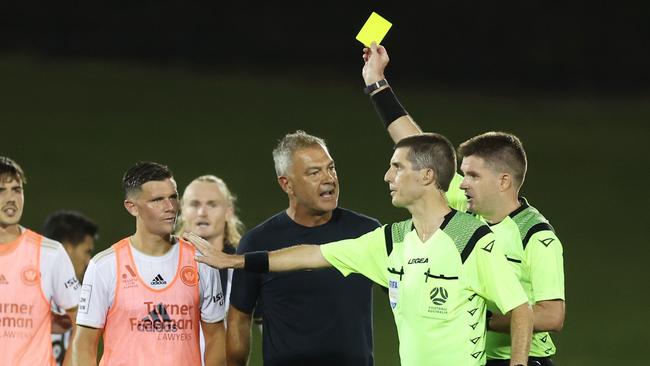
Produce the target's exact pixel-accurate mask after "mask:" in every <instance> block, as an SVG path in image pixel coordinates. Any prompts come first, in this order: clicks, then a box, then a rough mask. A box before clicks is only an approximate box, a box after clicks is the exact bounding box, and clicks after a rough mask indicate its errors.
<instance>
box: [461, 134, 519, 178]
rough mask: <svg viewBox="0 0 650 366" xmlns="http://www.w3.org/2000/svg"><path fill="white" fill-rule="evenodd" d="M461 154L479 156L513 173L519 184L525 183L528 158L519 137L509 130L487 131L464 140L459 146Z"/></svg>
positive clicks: (494, 165) (496, 166) (495, 166)
mask: <svg viewBox="0 0 650 366" xmlns="http://www.w3.org/2000/svg"><path fill="white" fill-rule="evenodd" d="M458 155H460V156H463V157H465V156H477V157H480V158H482V159H483V160H485V162H486V163H488V164H491V165H492V166H493V167H494V168H498V169H502V170H505V171H508V172H510V173H512V175H513V177H514V179H515V180H516V182H517V183H518V186H519V187H521V185H522V184H523V183H524V179H525V178H526V169H527V168H528V160H527V159H526V151H525V150H524V145H523V144H522V143H521V140H519V138H518V137H517V136H515V135H513V134H511V133H507V132H494V131H492V132H486V133H483V134H480V135H478V136H474V137H472V138H471V139H469V140H467V141H465V142H463V143H462V144H461V145H460V147H459V148H458Z"/></svg>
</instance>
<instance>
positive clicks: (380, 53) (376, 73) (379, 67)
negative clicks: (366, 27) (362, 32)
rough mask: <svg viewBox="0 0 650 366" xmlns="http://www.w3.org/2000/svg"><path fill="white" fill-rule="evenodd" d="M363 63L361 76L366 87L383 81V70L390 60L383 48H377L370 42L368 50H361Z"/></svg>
mask: <svg viewBox="0 0 650 366" xmlns="http://www.w3.org/2000/svg"><path fill="white" fill-rule="evenodd" d="M363 61H364V65H363V69H362V70H361V76H363V80H364V81H365V82H366V85H370V84H372V83H376V82H377V81H379V80H382V79H385V77H384V70H385V69H386V66H387V65H388V61H390V60H389V58H388V52H386V48H384V46H378V45H377V44H376V43H375V42H372V43H371V44H370V48H364V49H363Z"/></svg>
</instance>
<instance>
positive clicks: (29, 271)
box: [20, 264, 41, 286]
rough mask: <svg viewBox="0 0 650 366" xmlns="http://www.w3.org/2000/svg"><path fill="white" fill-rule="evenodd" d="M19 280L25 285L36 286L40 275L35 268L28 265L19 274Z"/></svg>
mask: <svg viewBox="0 0 650 366" xmlns="http://www.w3.org/2000/svg"><path fill="white" fill-rule="evenodd" d="M20 279H21V280H23V283H24V284H25V285H28V286H32V285H36V284H38V282H39V281H40V280H41V273H40V272H39V271H38V269H37V268H36V266H33V265H31V264H30V265H28V266H26V267H24V268H23V270H22V272H21V273H20Z"/></svg>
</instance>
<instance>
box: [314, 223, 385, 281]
mask: <svg viewBox="0 0 650 366" xmlns="http://www.w3.org/2000/svg"><path fill="white" fill-rule="evenodd" d="M384 228H385V226H383V227H380V228H377V229H375V230H373V231H371V232H369V233H367V234H365V235H362V236H360V237H358V238H356V239H346V240H340V241H336V242H332V243H328V244H323V245H321V246H320V250H321V253H322V254H323V257H325V260H327V261H328V262H329V263H330V264H331V265H332V266H334V267H335V268H336V269H338V270H339V271H340V272H341V273H342V274H343V275H344V276H348V275H349V274H350V273H360V274H362V275H364V276H366V277H367V278H369V279H370V280H372V281H374V282H376V283H378V284H380V285H382V286H383V287H386V286H387V285H388V280H387V279H386V264H387V263H388V255H387V253H386V239H385V229H384Z"/></svg>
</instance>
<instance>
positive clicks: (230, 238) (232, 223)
mask: <svg viewBox="0 0 650 366" xmlns="http://www.w3.org/2000/svg"><path fill="white" fill-rule="evenodd" d="M194 182H208V183H214V184H216V185H217V187H219V191H221V193H222V194H223V196H224V198H225V199H226V205H228V206H230V207H232V210H233V213H232V215H231V216H230V219H229V220H226V227H225V229H224V235H223V236H224V240H223V241H224V247H225V246H226V245H230V246H232V247H235V248H236V247H237V246H238V245H239V240H240V239H241V236H242V232H243V231H244V224H243V223H242V222H241V220H240V219H239V217H238V216H237V213H236V212H235V211H236V210H235V202H236V201H237V197H236V196H235V195H234V194H232V192H230V189H228V186H227V185H226V182H224V181H223V179H221V178H219V177H217V176H216V175H202V176H200V177H198V178H196V179H194V180H193V181H191V182H190V184H192V183H194ZM190 184H188V185H187V187H189V186H190ZM187 187H185V190H184V191H183V196H182V197H181V202H182V201H183V198H184V197H185V192H187ZM181 207H182V204H181ZM178 223H179V225H178V227H179V229H178V230H177V232H176V233H177V234H178V235H181V234H182V233H183V232H184V231H185V222H184V221H183V219H182V215H181V216H180V217H179V220H178Z"/></svg>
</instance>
